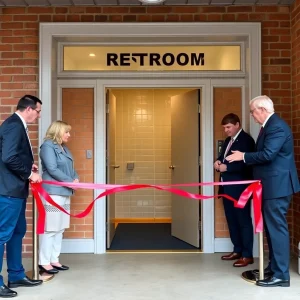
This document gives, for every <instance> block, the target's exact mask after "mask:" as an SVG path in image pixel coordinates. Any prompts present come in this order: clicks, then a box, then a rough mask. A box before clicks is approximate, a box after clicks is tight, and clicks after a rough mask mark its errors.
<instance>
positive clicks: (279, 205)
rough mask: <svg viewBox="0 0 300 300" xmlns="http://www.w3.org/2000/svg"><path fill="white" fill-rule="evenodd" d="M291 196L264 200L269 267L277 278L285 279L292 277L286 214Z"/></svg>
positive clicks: (263, 208) (263, 209)
mask: <svg viewBox="0 0 300 300" xmlns="http://www.w3.org/2000/svg"><path fill="white" fill-rule="evenodd" d="M291 198H292V197H291V196H287V197H282V198H276V199H264V200H263V202H262V213H263V218H264V226H265V232H266V236H267V240H268V246H269V260H270V265H269V267H270V268H271V271H272V272H273V273H274V276H275V277H276V278H279V279H283V280H289V279H290V273H289V266H290V236H289V229H288V223H287V220H286V214H287V212H288V208H289V205H290V202H291Z"/></svg>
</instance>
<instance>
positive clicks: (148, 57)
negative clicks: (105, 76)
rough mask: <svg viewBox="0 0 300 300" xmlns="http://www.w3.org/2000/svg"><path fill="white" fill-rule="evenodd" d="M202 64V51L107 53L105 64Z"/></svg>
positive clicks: (163, 65) (123, 65) (124, 65)
mask: <svg viewBox="0 0 300 300" xmlns="http://www.w3.org/2000/svg"><path fill="white" fill-rule="evenodd" d="M132 64H133V65H135V64H137V65H138V66H140V67H143V66H151V67H152V66H160V67H170V66H174V65H177V66H178V67H180V66H204V53H196V52H191V53H185V52H181V53H178V54H174V53H171V52H168V53H157V52H156V53H107V55H106V65H107V66H122V67H126V66H127V67H130V66H131V65H132Z"/></svg>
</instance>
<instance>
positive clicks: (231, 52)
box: [64, 45, 241, 71]
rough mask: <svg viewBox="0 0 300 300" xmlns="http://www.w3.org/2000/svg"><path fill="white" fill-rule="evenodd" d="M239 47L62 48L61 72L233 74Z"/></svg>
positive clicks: (239, 50)
mask: <svg viewBox="0 0 300 300" xmlns="http://www.w3.org/2000/svg"><path fill="white" fill-rule="evenodd" d="M236 70H241V48H240V46H238V45H237V46H227V45H224V46H220V45H216V46H206V45H205V46H114V47H112V46H65V47H64V71H236Z"/></svg>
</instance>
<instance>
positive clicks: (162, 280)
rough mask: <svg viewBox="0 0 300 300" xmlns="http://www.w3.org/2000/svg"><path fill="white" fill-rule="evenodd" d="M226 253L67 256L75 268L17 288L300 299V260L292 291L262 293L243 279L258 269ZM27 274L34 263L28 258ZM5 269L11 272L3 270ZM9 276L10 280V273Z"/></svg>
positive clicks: (33, 299)
mask: <svg viewBox="0 0 300 300" xmlns="http://www.w3.org/2000/svg"><path fill="white" fill-rule="evenodd" d="M220 256H221V254H220V253H218V254H202V253H107V254H104V255H93V254H63V255H61V263H63V264H66V265H68V266H69V267H70V270H69V271H65V272H60V273H59V274H58V275H56V276H55V278H54V279H53V280H51V281H49V282H47V283H43V285H41V286H38V287H34V288H16V289H15V290H16V291H17V292H18V297H17V299H24V300H27V299H28V300H38V299H43V300H54V299H55V300H69V299H70V300H71V299H72V300H83V299H95V300H96V299H103V300H104V299H105V300H150V299H151V300H153V299H155V300H169V299H170V300H183V299H185V300H194V299H195V300H196V299H197V300H199V299H201V300H221V299H222V300H241V299H243V300H250V299H251V300H256V299H257V300H258V299H266V298H267V297H268V298H269V299H272V300H279V299H280V300H284V299H287V300H293V299H295V300H296V299H297V300H299V299H300V275H299V274H298V273H297V268H298V267H297V261H296V260H294V261H293V262H292V264H291V287H290V288H282V287H277V288H261V287H258V286H256V285H254V284H251V283H248V282H246V281H244V280H243V279H242V278H241V273H242V272H243V271H245V270H247V269H249V270H250V269H254V268H256V267H257V266H258V261H257V260H256V262H255V264H253V265H251V267H249V268H248V267H247V268H234V267H232V262H224V261H221V260H220ZM24 266H25V267H26V270H30V269H31V260H30V259H24ZM3 270H6V268H3ZM3 273H4V277H5V280H6V274H5V273H6V272H3Z"/></svg>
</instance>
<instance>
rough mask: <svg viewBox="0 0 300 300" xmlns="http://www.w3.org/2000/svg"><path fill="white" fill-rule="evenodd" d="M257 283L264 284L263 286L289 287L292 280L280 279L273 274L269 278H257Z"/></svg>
mask: <svg viewBox="0 0 300 300" xmlns="http://www.w3.org/2000/svg"><path fill="white" fill-rule="evenodd" d="M256 285H258V286H262V287H275V286H283V287H289V286H290V281H289V280H283V279H279V278H276V277H274V276H273V277H270V278H268V279H263V280H257V281H256Z"/></svg>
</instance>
